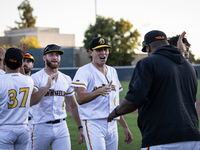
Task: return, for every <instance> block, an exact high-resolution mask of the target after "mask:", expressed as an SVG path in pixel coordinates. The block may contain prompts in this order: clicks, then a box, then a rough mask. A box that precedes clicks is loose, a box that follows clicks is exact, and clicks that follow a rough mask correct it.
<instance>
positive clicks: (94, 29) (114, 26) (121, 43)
mask: <svg viewBox="0 0 200 150" xmlns="http://www.w3.org/2000/svg"><path fill="white" fill-rule="evenodd" d="M132 27H133V25H132V24H131V23H130V22H129V21H125V20H124V19H120V20H119V21H115V20H113V19H112V18H104V17H102V16H97V19H96V23H95V25H91V24H90V25H89V27H88V29H87V30H86V31H85V34H84V36H85V38H84V41H83V43H84V48H85V49H86V50H87V51H88V50H89V43H90V41H91V40H92V39H93V38H95V37H104V38H106V39H107V40H108V42H109V44H110V46H111V47H112V48H111V49H110V54H109V58H108V60H107V64H108V65H111V66H125V65H131V62H132V61H133V60H134V57H133V55H135V52H134V49H138V47H139V46H140V42H139V37H140V33H139V32H138V30H137V29H136V30H134V31H131V29H132Z"/></svg>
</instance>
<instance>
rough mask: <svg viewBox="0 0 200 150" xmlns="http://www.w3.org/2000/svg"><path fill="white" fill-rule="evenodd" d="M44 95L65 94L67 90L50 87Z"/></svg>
mask: <svg viewBox="0 0 200 150" xmlns="http://www.w3.org/2000/svg"><path fill="white" fill-rule="evenodd" d="M44 96H65V91H61V90H56V91H54V90H52V89H49V90H48V91H47V93H46V94H45V95H44Z"/></svg>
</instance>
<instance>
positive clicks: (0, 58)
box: [0, 46, 6, 75]
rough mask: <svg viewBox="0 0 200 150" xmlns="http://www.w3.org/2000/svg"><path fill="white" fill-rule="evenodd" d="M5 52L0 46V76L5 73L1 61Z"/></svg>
mask: <svg viewBox="0 0 200 150" xmlns="http://www.w3.org/2000/svg"><path fill="white" fill-rule="evenodd" d="M5 52H6V50H5V49H3V48H2V47H1V46H0V75H2V74H4V73H5V71H4V70H5V67H4V65H3V60H4V55H5Z"/></svg>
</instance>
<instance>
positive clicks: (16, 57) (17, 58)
mask: <svg viewBox="0 0 200 150" xmlns="http://www.w3.org/2000/svg"><path fill="white" fill-rule="evenodd" d="M4 60H5V63H6V65H7V66H8V67H9V68H10V69H13V70H14V69H17V68H19V67H20V65H21V64H22V60H23V54H22V51H21V50H20V49H18V48H9V49H8V50H7V51H6V53H5V56H4Z"/></svg>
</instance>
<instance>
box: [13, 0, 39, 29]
mask: <svg viewBox="0 0 200 150" xmlns="http://www.w3.org/2000/svg"><path fill="white" fill-rule="evenodd" d="M18 10H19V16H20V19H21V22H17V21H15V23H16V24H17V25H18V28H27V27H35V23H36V17H33V15H32V12H33V8H32V7H31V5H30V2H29V1H28V0H24V1H23V2H22V3H21V4H20V5H19V6H18Z"/></svg>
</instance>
